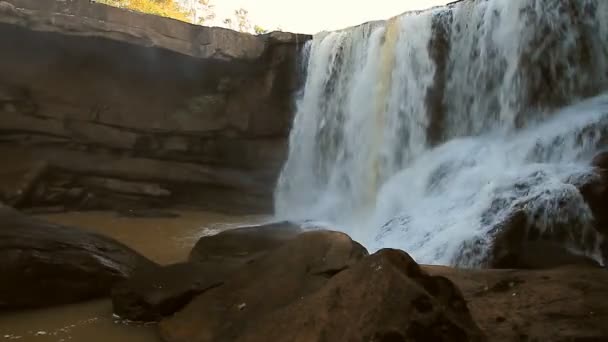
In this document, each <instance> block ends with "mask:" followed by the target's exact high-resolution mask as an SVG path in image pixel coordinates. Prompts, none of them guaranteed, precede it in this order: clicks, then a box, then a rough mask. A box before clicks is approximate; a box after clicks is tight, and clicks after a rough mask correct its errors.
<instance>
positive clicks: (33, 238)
mask: <svg viewBox="0 0 608 342" xmlns="http://www.w3.org/2000/svg"><path fill="white" fill-rule="evenodd" d="M154 267H156V265H155V264H154V263H153V262H151V261H149V260H147V259H146V258H145V257H143V256H141V255H140V254H138V253H137V252H135V251H133V250H131V249H130V248H128V247H127V246H125V245H122V244H120V243H118V242H116V241H114V240H113V239H110V238H107V237H104V236H101V235H98V234H94V233H91V232H87V231H84V230H81V229H78V228H73V227H66V226H61V225H56V224H51V223H47V222H44V221H40V220H37V219H34V218H30V217H27V216H24V215H23V214H21V213H19V212H17V211H14V210H12V209H9V208H5V207H4V208H1V207H0V274H1V275H2V281H0V309H19V308H31V307H42V306H49V305H56V304H65V303H71V302H76V301H80V300H85V299H90V298H94V297H100V296H106V295H109V294H110V291H111V288H112V286H113V285H114V284H115V283H117V282H119V281H121V280H124V279H126V278H128V277H129V276H131V275H132V274H133V273H134V272H135V270H137V269H146V268H154Z"/></svg>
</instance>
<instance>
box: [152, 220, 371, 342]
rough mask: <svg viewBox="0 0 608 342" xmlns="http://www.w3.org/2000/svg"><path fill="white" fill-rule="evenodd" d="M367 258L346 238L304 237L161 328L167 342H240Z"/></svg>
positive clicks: (312, 234) (244, 271)
mask: <svg viewBox="0 0 608 342" xmlns="http://www.w3.org/2000/svg"><path fill="white" fill-rule="evenodd" d="M366 255H367V251H366V250H365V248H363V247H362V246H361V245H360V244H358V243H356V242H354V241H352V240H351V239H350V238H349V237H348V236H347V235H345V234H342V233H337V232H330V231H316V232H307V233H303V234H300V235H299V236H297V237H296V238H295V239H293V240H292V241H289V242H287V243H285V244H283V245H282V246H280V247H278V248H277V249H275V250H274V251H272V252H269V253H268V254H266V255H264V256H262V257H261V258H258V259H254V260H253V261H252V262H250V263H249V264H248V265H247V266H246V267H243V268H241V269H239V270H238V271H237V272H235V273H234V274H233V275H232V276H231V277H229V278H228V279H227V280H226V282H225V284H224V285H222V286H219V287H217V288H214V289H211V290H209V291H206V292H204V293H203V294H201V295H199V296H198V297H196V298H195V299H194V300H193V301H192V302H191V303H190V304H188V305H187V306H186V307H185V308H184V309H183V310H182V311H180V312H178V313H176V314H175V315H174V316H172V317H171V318H168V319H165V320H163V321H162V322H161V324H160V331H161V335H162V336H163V338H164V339H165V340H166V341H171V342H173V341H175V342H177V341H179V342H181V341H188V342H198V341H218V342H219V341H237V340H240V338H243V337H244V336H245V335H243V334H245V333H246V332H247V331H248V330H249V329H254V327H256V326H257V325H258V324H260V323H261V322H263V321H264V320H265V319H267V318H268V317H270V315H273V314H275V313H276V312H277V311H278V310H281V309H283V308H285V307H286V306H289V305H291V304H292V303H294V302H297V301H300V300H302V299H303V298H305V297H306V296H308V295H310V294H311V293H313V292H315V291H317V290H319V289H320V288H321V287H323V286H324V285H325V284H326V283H327V281H328V280H329V279H330V278H332V277H333V276H334V275H335V274H337V273H339V272H341V271H343V270H345V269H347V268H349V267H351V266H353V265H354V264H356V263H357V262H358V261H359V260H361V259H362V258H363V257H365V256H366Z"/></svg>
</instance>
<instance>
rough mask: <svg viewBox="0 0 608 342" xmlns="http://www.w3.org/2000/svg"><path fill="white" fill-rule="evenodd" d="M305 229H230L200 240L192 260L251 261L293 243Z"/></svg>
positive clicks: (281, 224)
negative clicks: (290, 242) (289, 242)
mask: <svg viewBox="0 0 608 342" xmlns="http://www.w3.org/2000/svg"><path fill="white" fill-rule="evenodd" d="M302 232H303V230H302V229H301V228H300V227H299V226H298V225H296V224H293V223H290V222H286V221H285V222H276V223H270V224H263V225H258V226H251V227H243V228H237V229H230V230H226V231H223V232H221V233H219V234H216V235H212V236H205V237H202V238H201V239H199V240H198V242H197V243H196V245H195V246H194V248H193V249H192V251H191V252H190V258H189V259H190V261H194V262H199V261H210V260H226V259H234V260H241V261H242V262H244V263H246V262H248V261H250V260H253V259H255V258H258V257H260V256H261V255H263V254H265V253H267V252H269V251H272V250H274V249H276V248H278V247H280V246H282V245H283V244H285V243H286V242H288V241H291V240H293V239H294V238H296V237H297V236H298V235H299V234H301V233H302Z"/></svg>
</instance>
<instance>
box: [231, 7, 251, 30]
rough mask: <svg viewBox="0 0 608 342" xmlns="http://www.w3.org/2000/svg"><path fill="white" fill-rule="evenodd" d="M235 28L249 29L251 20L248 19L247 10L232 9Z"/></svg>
mask: <svg viewBox="0 0 608 342" xmlns="http://www.w3.org/2000/svg"><path fill="white" fill-rule="evenodd" d="M234 17H235V18H236V24H237V28H238V30H239V31H241V32H250V31H251V21H249V11H247V10H246V9H244V8H239V9H237V10H235V11H234Z"/></svg>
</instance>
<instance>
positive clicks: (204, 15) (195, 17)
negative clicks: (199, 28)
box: [180, 0, 215, 25]
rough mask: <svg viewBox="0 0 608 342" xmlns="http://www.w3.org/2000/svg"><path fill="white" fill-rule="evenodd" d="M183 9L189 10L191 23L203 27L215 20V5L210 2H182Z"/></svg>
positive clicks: (196, 0) (190, 0)
mask: <svg viewBox="0 0 608 342" xmlns="http://www.w3.org/2000/svg"><path fill="white" fill-rule="evenodd" d="M180 1H181V2H182V7H184V8H186V9H187V10H188V13H189V14H190V22H191V23H193V24H198V25H203V24H205V23H206V22H207V21H210V20H213V19H214V18H215V5H213V4H211V1H210V0H180Z"/></svg>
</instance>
